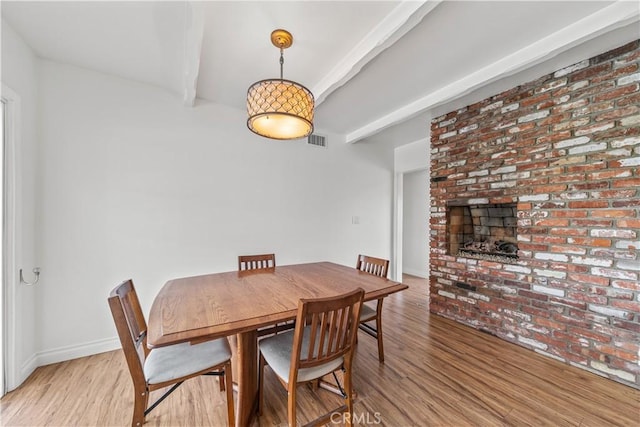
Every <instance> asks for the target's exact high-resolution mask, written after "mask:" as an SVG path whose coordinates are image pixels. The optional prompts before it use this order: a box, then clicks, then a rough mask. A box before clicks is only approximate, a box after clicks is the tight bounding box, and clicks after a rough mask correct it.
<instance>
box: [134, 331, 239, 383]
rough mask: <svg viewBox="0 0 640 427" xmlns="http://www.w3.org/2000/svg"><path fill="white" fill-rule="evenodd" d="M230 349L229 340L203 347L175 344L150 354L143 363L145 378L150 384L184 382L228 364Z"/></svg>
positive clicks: (211, 342) (214, 342) (207, 343)
mask: <svg viewBox="0 0 640 427" xmlns="http://www.w3.org/2000/svg"><path fill="white" fill-rule="evenodd" d="M230 358H231V348H230V347H229V342H228V341H227V339H226V338H219V339H217V340H213V341H207V342H203V343H201V344H195V345H191V344H189V343H188V342H187V343H181V344H175V345H171V346H167V347H158V348H155V349H153V350H151V353H149V356H148V357H147V359H146V360H145V362H144V376H145V378H146V380H147V383H149V384H158V383H162V382H165V381H171V380H174V379H176V378H182V377H185V376H188V375H191V374H194V373H196V372H200V371H203V370H205V369H207V368H213V367H214V366H216V365H219V364H221V363H224V362H226V361H227V360H229V359H230Z"/></svg>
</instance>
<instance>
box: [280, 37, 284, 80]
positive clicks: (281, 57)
mask: <svg viewBox="0 0 640 427" xmlns="http://www.w3.org/2000/svg"><path fill="white" fill-rule="evenodd" d="M283 66H284V49H283V48H282V45H280V80H284V77H282V76H283V74H282V68H283Z"/></svg>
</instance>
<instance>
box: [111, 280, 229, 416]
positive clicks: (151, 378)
mask: <svg viewBox="0 0 640 427" xmlns="http://www.w3.org/2000/svg"><path fill="white" fill-rule="evenodd" d="M108 301H109V307H110V308H111V314H112V315H113V320H114V322H115V324H116V329H117V331H118V336H119V337H120V343H121V344H122V350H123V351H124V355H125V358H126V361H127V365H128V367H129V373H130V374H131V379H132V380H133V388H134V405H133V418H132V421H131V425H132V426H133V427H135V426H141V425H142V424H144V421H145V417H146V415H147V414H148V413H149V412H151V411H152V410H153V409H154V408H155V407H156V406H158V404H160V402H162V401H163V400H164V399H165V398H166V397H167V396H168V395H169V394H171V393H172V392H173V391H174V390H175V389H176V388H178V386H180V384H182V383H183V382H184V381H185V380H187V379H189V378H193V377H197V376H200V375H216V376H219V377H221V379H220V390H221V391H224V390H226V396H227V418H228V419H227V421H228V423H229V426H234V425H235V414H234V403H233V387H232V386H231V384H232V375H233V374H232V373H231V349H230V347H229V343H228V341H227V339H226V338H218V339H215V340H212V341H207V342H203V343H199V344H191V343H188V342H185V343H181V344H174V345H169V346H166V347H157V348H154V349H149V348H148V347H147V323H146V320H145V318H144V314H143V312H142V308H141V306H140V301H139V299H138V295H137V293H136V290H135V287H134V286H133V282H132V281H131V280H127V281H125V282H123V283H121V284H120V285H118V286H116V287H115V288H114V289H113V290H112V291H111V293H110V294H109V298H108ZM223 381H224V382H223ZM168 386H171V388H170V389H169V390H167V391H166V392H165V393H164V394H163V395H162V396H160V397H159V398H158V399H157V400H156V401H155V402H154V403H153V404H152V405H151V406H149V393H150V392H152V391H154V390H158V389H161V388H165V387H168Z"/></svg>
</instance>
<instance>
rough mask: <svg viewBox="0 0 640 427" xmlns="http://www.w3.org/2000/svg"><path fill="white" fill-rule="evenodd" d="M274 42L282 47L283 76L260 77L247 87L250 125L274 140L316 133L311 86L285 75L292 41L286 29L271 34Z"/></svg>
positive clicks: (278, 46)
mask: <svg viewBox="0 0 640 427" xmlns="http://www.w3.org/2000/svg"><path fill="white" fill-rule="evenodd" d="M271 43H273V45H274V46H275V47H277V48H279V49H280V78H279V79H267V80H260V81H258V82H255V83H254V84H252V85H251V86H250V87H249V89H248V90H247V113H248V114H249V119H247V127H248V128H249V129H250V130H251V131H252V132H254V133H256V134H258V135H261V136H264V137H266V138H271V139H299V138H304V137H306V136H308V135H309V134H311V132H313V108H314V104H315V100H314V98H313V94H312V93H311V91H310V90H309V89H307V88H306V87H304V86H303V85H301V84H300V83H296V82H294V81H291V80H285V79H284V78H283V72H282V68H283V65H284V55H283V51H284V49H286V48H288V47H290V46H291V45H292V44H293V36H292V35H291V33H289V32H288V31H286V30H282V29H278V30H274V31H273V32H272V33H271Z"/></svg>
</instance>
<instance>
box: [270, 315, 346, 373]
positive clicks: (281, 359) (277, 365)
mask: <svg viewBox="0 0 640 427" xmlns="http://www.w3.org/2000/svg"><path fill="white" fill-rule="evenodd" d="M294 332H295V331H287V332H284V333H282V334H278V335H274V336H272V337H268V338H264V339H262V340H260V341H259V343H258V346H259V348H260V352H261V353H262V355H263V356H264V358H265V360H266V361H267V363H268V364H269V366H271V369H273V371H274V372H275V373H276V375H278V376H279V377H280V378H281V379H282V380H283V381H284V382H289V369H290V364H291V353H292V351H293V334H294ZM310 335H311V333H310V332H309V327H308V326H307V327H306V328H305V331H304V336H303V339H302V352H301V354H303V355H304V354H306V352H307V351H308V350H309V336H310ZM317 343H318V341H317V340H316V345H317ZM343 362H344V358H343V357H339V358H337V359H335V360H332V361H330V362H327V363H325V364H323V365H319V366H315V367H313V368H304V369H300V370H299V371H298V382H299V383H301V382H305V381H311V380H313V379H316V378H320V377H322V376H324V375H327V374H329V373H331V372H333V371H335V370H336V369H338V368H340V367H341V366H342V364H343Z"/></svg>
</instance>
